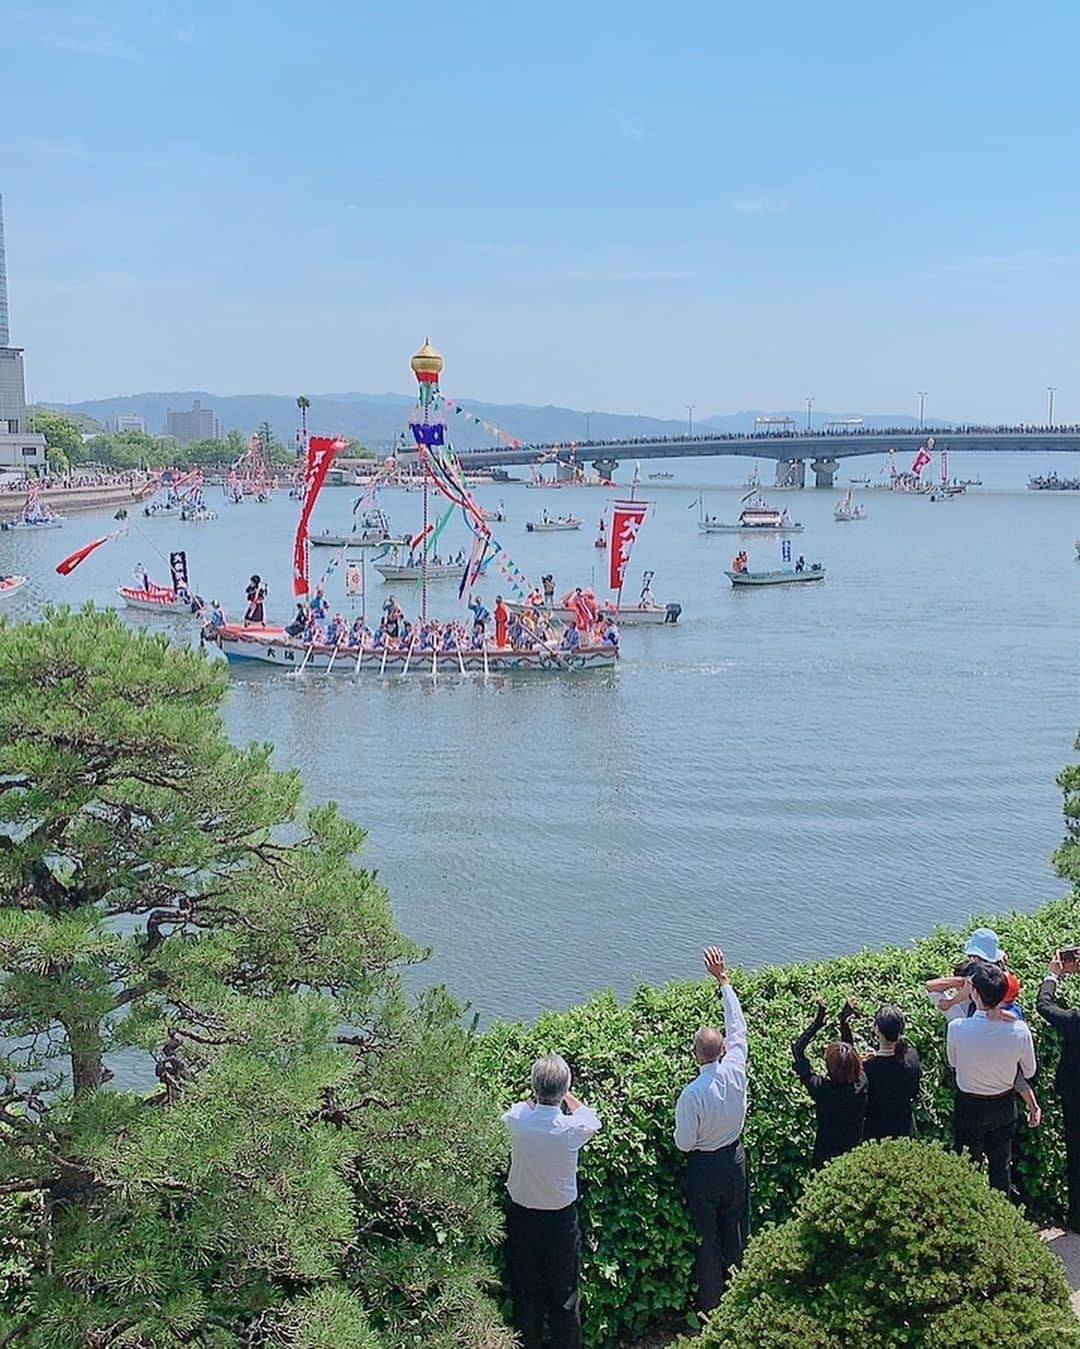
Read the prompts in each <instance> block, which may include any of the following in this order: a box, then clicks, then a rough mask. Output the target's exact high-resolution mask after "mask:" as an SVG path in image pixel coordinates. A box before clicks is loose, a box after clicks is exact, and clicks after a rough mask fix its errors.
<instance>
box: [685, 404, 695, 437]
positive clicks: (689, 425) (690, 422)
mask: <svg viewBox="0 0 1080 1349" xmlns="http://www.w3.org/2000/svg"><path fill="white" fill-rule="evenodd" d="M696 406H697V405H696V404H695V403H687V404H686V435H687V438H688V439H689V440H693V439H694V408H695V407H696Z"/></svg>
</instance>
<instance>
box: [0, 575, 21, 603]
mask: <svg viewBox="0 0 1080 1349" xmlns="http://www.w3.org/2000/svg"><path fill="white" fill-rule="evenodd" d="M26 579H27V578H26V577H25V576H0V600H9V599H11V598H12V596H13V595H17V594H18V592H19V591H20V590H21V589H22V588H23V586H24V585H25V584H26Z"/></svg>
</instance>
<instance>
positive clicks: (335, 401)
mask: <svg viewBox="0 0 1080 1349" xmlns="http://www.w3.org/2000/svg"><path fill="white" fill-rule="evenodd" d="M196 398H197V399H198V400H199V401H200V403H201V404H202V406H203V407H204V408H210V409H212V410H213V411H214V412H216V413H217V416H218V420H219V421H220V422H221V426H222V430H223V431H228V430H230V429H231V428H233V427H236V428H238V429H239V430H241V431H243V432H244V433H245V434H247V433H249V432H251V431H253V430H254V429H255V428H256V427H257V426H258V425H259V423H260V422H269V423H270V426H271V427H272V428H273V430H274V433H275V434H276V435H277V437H278V439H279V440H281V441H283V442H285V443H286V444H288V443H290V442H291V440H292V438H293V435H294V433H295V431H296V428H297V426H298V424H299V413H298V412H297V408H296V399H295V397H292V396H289V395H286V394H272V393H265V394H259V393H253V394H213V393H208V392H207V391H206V390H204V389H186V390H182V391H177V392H174V393H136V394H129V395H127V396H126V397H123V398H99V399H93V400H91V401H89V402H85V403H48V404H45V406H48V407H51V408H55V409H56V410H57V411H58V412H69V413H77V414H79V415H80V416H82V417H88V418H92V419H93V420H94V421H95V422H97V423H99V424H100V425H101V426H104V424H105V422H106V420H107V419H108V418H109V417H115V416H117V414H135V415H138V416H141V417H142V418H143V419H144V420H145V422H146V429H147V430H148V431H150V432H152V433H153V434H161V433H163V432H164V430H165V413H166V411H167V409H169V408H172V409H173V410H174V411H183V410H187V409H189V408H190V407H191V405H192V403H193V402H194V400H195V399H196ZM457 401H460V403H461V404H462V406H463V407H465V408H466V409H467V410H468V412H470V413H472V414H473V415H474V416H476V417H479V418H481V419H482V420H483V421H486V422H489V423H491V424H493V425H495V426H498V427H500V428H501V429H502V430H503V431H505V432H506V433H507V434H508V435H511V436H514V437H516V438H517V439H518V440H521V441H524V442H526V443H528V444H547V443H550V442H552V441H569V440H585V439H591V440H621V439H632V438H637V437H641V436H672V435H679V434H680V433H682V432H683V431H685V430H686V426H687V424H686V421H684V420H668V419H665V418H661V417H641V416H623V415H621V414H619V413H614V412H588V413H586V412H582V411H578V410H577V409H575V408H563V407H533V406H530V405H528V404H525V403H482V402H471V401H469V400H467V399H460V400H457ZM413 403H414V399H413V398H411V397H410V396H409V395H407V394H397V393H384V394H368V393H328V394H314V395H312V396H311V408H310V410H309V412H308V426H309V428H310V430H312V431H313V432H315V433H317V434H318V433H322V434H327V435H346V436H353V437H355V438H356V439H357V440H360V441H362V442H363V443H364V444H365V445H369V446H371V447H372V448H373V449H380V448H386V447H389V446H390V445H392V444H393V443H394V440H395V438H396V437H397V436H398V435H399V434H400V433H401V432H402V431H404V430H405V429H406V423H407V420H408V415H409V410H410V408H411V407H412V406H413ZM765 416H768V417H790V418H791V420H792V424H793V425H794V426H795V427H801V426H805V425H806V411H805V409H801V410H797V411H793V412H784V411H780V412H764V411H762V410H760V409H756V408H751V409H748V410H747V411H745V412H733V413H728V414H725V415H723V416H713V417H708V418H705V419H703V420H696V419H695V422H694V429H695V431H722V432H724V431H726V432H745V431H753V430H754V429H755V427H756V423H755V418H756V417H765ZM858 417H861V419H862V421H863V423H864V425H866V426H878V427H901V426H910V427H914V426H915V424H916V423H915V420H914V419H913V418H912V417H911V416H910V415H903V414H897V413H894V414H891V415H881V414H876V413H858V412H842V413H834V412H817V411H815V413H814V426H815V427H821V426H823V425H824V424H825V423H826V422H830V421H842V420H846V419H851V418H858ZM447 419H448V421H449V422H450V424H451V436H452V439H453V442H454V444H455V445H457V446H458V447H459V448H461V449H475V448H479V447H480V446H487V445H493V444H497V443H498V441H497V438H496V437H494V436H492V435H491V434H490V433H489V432H487V431H485V430H484V428H483V427H482V426H478V425H477V424H476V423H475V422H473V421H471V420H470V419H469V417H467V416H464V415H455V414H454V413H453V412H451V411H449V410H448V411H447ZM937 424H938V425H943V424H945V425H947V423H941V422H938V423H937Z"/></svg>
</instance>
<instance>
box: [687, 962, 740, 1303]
mask: <svg viewBox="0 0 1080 1349" xmlns="http://www.w3.org/2000/svg"><path fill="white" fill-rule="evenodd" d="M704 961H705V968H706V969H707V970H708V971H709V973H710V974H711V975H712V976H713V978H714V979H715V980H716V983H717V986H718V988H719V990H720V999H721V1001H722V1003H723V1005H724V1025H725V1028H726V1030H727V1040H726V1041H725V1039H724V1036H723V1035H722V1034H721V1033H720V1031H719V1030H717V1029H716V1027H715V1026H702V1027H701V1028H700V1029H699V1030H698V1032H697V1033H696V1034H695V1036H694V1046H693V1048H694V1058H695V1059H696V1060H697V1062H698V1075H697V1077H696V1078H695V1079H694V1081H693V1082H691V1083H690V1084H689V1085H688V1086H686V1087H684V1088H683V1089H682V1092H681V1093H680V1095H679V1100H678V1103H677V1104H676V1106H675V1146H676V1147H677V1148H679V1150H680V1151H682V1152H685V1153H686V1154H687V1158H686V1181H685V1184H686V1198H687V1203H688V1205H689V1208H690V1220H691V1222H692V1223H693V1225H694V1231H695V1232H696V1233H697V1236H698V1249H697V1254H696V1256H695V1257H694V1282H695V1284H696V1285H697V1306H698V1309H699V1311H703V1312H707V1311H711V1310H712V1308H713V1307H715V1306H716V1304H717V1303H718V1302H719V1301H720V1297H721V1295H722V1293H723V1291H724V1285H725V1283H726V1282H727V1277H728V1271H729V1270H731V1269H737V1268H738V1267H739V1266H740V1265H741V1264H742V1257H743V1251H744V1250H745V1249H746V1237H747V1199H748V1194H747V1181H746V1153H745V1152H744V1151H743V1145H742V1142H741V1135H742V1130H743V1124H744V1123H745V1122H746V1021H745V1019H744V1017H743V1014H742V1008H741V1007H740V1006H739V999H738V997H737V996H736V994H735V990H734V989H733V988H732V987H731V984H730V983H729V982H728V976H727V967H726V965H725V962H724V953H723V951H721V950H720V948H719V947H718V946H710V947H708V949H707V950H706V951H705V953H704Z"/></svg>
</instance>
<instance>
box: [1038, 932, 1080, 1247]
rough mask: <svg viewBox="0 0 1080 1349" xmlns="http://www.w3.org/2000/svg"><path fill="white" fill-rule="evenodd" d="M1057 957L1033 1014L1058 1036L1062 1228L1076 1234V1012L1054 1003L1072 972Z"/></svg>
mask: <svg viewBox="0 0 1080 1349" xmlns="http://www.w3.org/2000/svg"><path fill="white" fill-rule="evenodd" d="M1066 954H1069V955H1071V954H1072V952H1067V953H1066ZM1061 956H1062V953H1061V952H1060V951H1058V952H1056V953H1055V955H1054V958H1053V960H1051V962H1050V968H1049V970H1048V971H1047V974H1046V978H1045V979H1044V980H1043V981H1042V984H1041V985H1040V986H1039V995H1038V997H1037V998H1036V999H1035V1010H1036V1011H1037V1012H1038V1014H1039V1015H1040V1016H1041V1017H1042V1019H1043V1020H1044V1021H1049V1023H1050V1024H1051V1026H1053V1028H1054V1029H1055V1030H1056V1031H1057V1032H1058V1034H1059V1035H1060V1036H1061V1054H1060V1057H1059V1058H1058V1066H1057V1075H1056V1076H1055V1078H1054V1086H1055V1087H1056V1088H1057V1093H1058V1095H1059V1096H1060V1097H1061V1113H1062V1116H1063V1119H1064V1123H1065V1168H1066V1173H1067V1176H1068V1183H1069V1212H1068V1217H1067V1219H1066V1226H1067V1227H1068V1228H1069V1230H1070V1231H1071V1232H1080V1009H1078V1008H1075V1007H1063V1006H1062V1005H1061V1003H1060V1002H1058V980H1059V979H1060V978H1061V976H1062V975H1063V974H1064V973H1065V972H1066V970H1069V971H1074V970H1075V969H1076V961H1075V960H1070V961H1069V962H1068V963H1067V964H1066V962H1065V961H1063V960H1062V958H1061Z"/></svg>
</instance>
